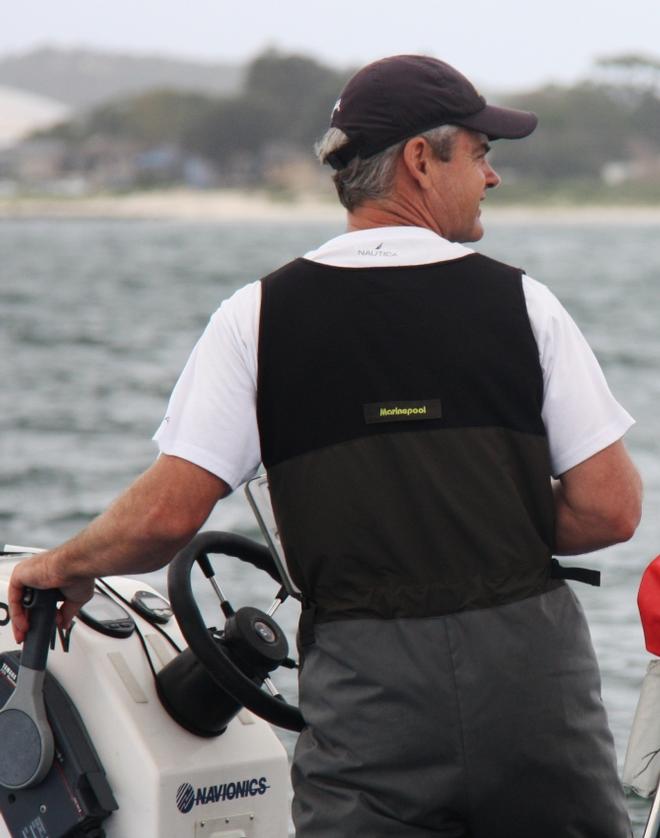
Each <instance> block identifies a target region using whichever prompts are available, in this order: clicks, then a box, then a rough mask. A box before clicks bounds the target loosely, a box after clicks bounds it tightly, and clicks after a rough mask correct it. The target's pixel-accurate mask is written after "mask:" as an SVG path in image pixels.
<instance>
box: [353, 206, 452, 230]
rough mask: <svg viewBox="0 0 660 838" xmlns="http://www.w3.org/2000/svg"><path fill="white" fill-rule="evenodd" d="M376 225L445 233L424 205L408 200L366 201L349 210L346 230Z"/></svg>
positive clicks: (368, 227) (368, 228)
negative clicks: (420, 205) (420, 228)
mask: <svg viewBox="0 0 660 838" xmlns="http://www.w3.org/2000/svg"><path fill="white" fill-rule="evenodd" d="M374 227H424V228H426V229H428V230H431V231H432V232H434V233H438V234H439V235H441V236H442V235H443V233H442V230H441V228H440V226H439V225H438V224H437V223H436V221H435V220H434V219H433V218H431V217H430V216H429V215H428V214H427V213H426V212H424V208H423V207H419V206H416V205H415V204H413V203H408V202H406V201H389V200H387V199H385V200H381V201H377V202H376V201H373V202H371V201H365V202H364V203H362V204H360V206H359V207H356V208H355V209H354V210H353V211H349V213H348V215H347V220H346V230H347V231H348V232H349V233H352V232H355V231H356V230H370V229H372V228H374Z"/></svg>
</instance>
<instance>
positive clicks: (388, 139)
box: [326, 55, 538, 169]
mask: <svg viewBox="0 0 660 838" xmlns="http://www.w3.org/2000/svg"><path fill="white" fill-rule="evenodd" d="M537 122H538V119H537V117H536V114H533V113H530V112H528V111H519V110H514V109H513V108H498V107H495V106H493V105H488V104H486V100H485V99H484V97H483V96H481V95H480V94H479V93H478V92H477V91H476V90H475V88H474V86H473V85H472V83H471V82H470V81H468V79H466V78H465V76H464V75H463V74H462V73H459V72H458V70H455V69H454V68H453V67H451V66H450V65H449V64H446V63H445V62H444V61H439V60H438V59H437V58H431V57H430V56H427V55H394V56H391V57H390V58H382V59H381V60H380V61H374V62H373V63H372V64H368V65H367V66H366V67H363V68H362V69H361V70H359V71H358V72H357V73H356V74H355V75H354V76H353V77H352V78H351V79H350V80H349V81H348V83H347V84H346V87H344V89H343V90H342V92H341V95H340V97H339V99H338V100H337V103H336V105H335V107H334V110H333V112H332V116H331V118H330V126H331V127H333V128H340V129H341V130H342V131H343V132H344V133H345V134H346V135H347V136H348V138H349V142H348V143H347V144H346V145H344V146H342V147H341V148H340V149H338V150H337V151H335V152H333V153H331V154H330V155H328V157H327V158H326V162H328V163H329V164H330V165H331V166H332V167H333V169H343V168H344V166H346V165H348V163H350V161H351V160H352V159H353V158H354V157H357V156H359V157H361V158H363V159H365V158H368V157H372V156H373V155H374V154H378V152H379V151H384V150H385V149H386V148H389V147H390V146H391V145H394V144H395V143H398V142H399V141H400V140H405V139H407V138H408V137H414V136H416V135H417V134H422V133H424V131H429V130H430V129H431V128H437V127H438V126H439V125H459V126H461V127H462V128H469V129H471V130H473V131H479V132H480V133H482V134H486V136H487V137H488V138H489V139H490V140H499V139H504V138H506V139H511V140H513V139H519V138H520V137H526V136H527V135H528V134H531V133H532V131H533V130H534V129H535V128H536V124H537Z"/></svg>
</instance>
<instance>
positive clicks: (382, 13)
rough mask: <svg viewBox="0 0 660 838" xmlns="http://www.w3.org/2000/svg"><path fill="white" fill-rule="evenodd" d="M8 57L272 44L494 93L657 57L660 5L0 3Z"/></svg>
mask: <svg viewBox="0 0 660 838" xmlns="http://www.w3.org/2000/svg"><path fill="white" fill-rule="evenodd" d="M0 9H1V10H2V12H3V14H2V24H1V25H0V55H6V54H7V53H13V52H19V51H24V50H27V49H30V48H32V47H34V46H36V45H43V44H53V45H60V46H93V47H103V48H110V49H113V50H127V51H131V52H134V51H139V52H150V53H154V52H156V53H165V54H174V55H182V56H188V57H193V58H197V59H208V60H221V61H231V62H243V61H245V60H246V59H248V58H250V57H252V56H254V55H255V54H257V53H258V52H259V51H260V50H262V49H264V48H265V47H266V46H269V45H270V46H275V47H278V48H280V49H282V50H286V51H298V52H305V53H308V54H313V55H317V56H318V57H320V58H322V59H323V60H325V61H327V62H328V63H332V64H336V65H340V66H345V65H353V64H361V63H364V62H366V61H368V60H372V59H374V58H379V57H382V56H384V55H389V54H394V53H398V52H427V53H430V54H433V55H436V56H437V57H438V58H443V59H445V60H447V61H449V62H450V63H452V64H455V65H456V66H457V67H458V68H459V69H461V70H463V72H465V73H466V74H467V75H469V76H470V77H471V78H473V80H474V81H475V82H477V83H478V84H480V85H481V86H482V87H485V88H491V89H492V88H497V89H520V88H525V87H528V86H533V85H536V84H538V83H539V82H543V81H547V80H555V81H573V80H575V79H577V78H579V77H580V76H583V75H584V74H586V73H587V71H588V70H589V68H590V66H591V63H592V60H593V58H594V57H595V56H599V55H603V54H612V53H621V52H629V51H634V52H644V53H647V54H651V55H655V56H660V0H626V2H621V0H616V2H615V1H614V0H551V2H548V3H537V2H534V0H500V2H492V0H489V2H486V0H463V2H462V3H460V4H459V3H458V2H453V3H449V2H443V0H413V2H399V3H396V4H394V3H392V2H387V0H380V2H376V0H326V2H323V3H315V2H313V0H275V2H273V1H272V0H270V2H261V0H244V1H243V2H237V1H236V0H231V2H228V0H111V2H107V0H103V2H101V0H56V2H53V0H20V2H19V0H0Z"/></svg>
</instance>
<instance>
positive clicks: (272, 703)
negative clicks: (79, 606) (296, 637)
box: [0, 532, 303, 838]
mask: <svg viewBox="0 0 660 838" xmlns="http://www.w3.org/2000/svg"><path fill="white" fill-rule="evenodd" d="M29 552H30V551H29V550H26V548H14V549H13V550H12V548H5V552H4V553H3V554H2V556H1V557H0V708H1V709H0V813H1V815H2V818H1V819H0V836H1V837H2V838H4V836H6V837H7V838H18V837H19V836H20V838H32V836H38V837H39V838H78V837H80V838H82V836H87V838H103V836H106V838H286V836H287V835H288V831H289V780H288V764H287V755H286V752H285V749H284V747H283V746H282V744H281V743H280V741H279V740H278V738H277V737H276V735H275V733H274V732H273V730H272V728H271V724H275V725H281V726H283V727H286V728H288V729H290V730H300V729H301V727H302V725H303V719H302V716H301V715H300V712H299V710H298V709H297V708H296V707H294V706H292V705H290V704H288V703H287V702H286V701H284V699H283V698H282V696H281V695H280V694H279V693H278V691H277V689H276V688H275V686H274V685H273V682H272V681H271V677H270V676H271V673H272V672H273V671H274V670H275V669H276V668H278V667H279V666H289V667H294V666H295V663H294V662H293V661H292V660H291V659H290V658H289V653H288V644H287V640H286V638H285V637H284V635H283V633H282V631H281V629H280V628H279V626H278V625H277V623H276V622H275V621H274V619H273V617H272V612H274V610H275V608H276V604H277V603H279V602H281V601H283V600H284V599H285V598H286V596H287V595H288V594H287V591H286V588H285V587H280V590H279V593H278V595H277V598H276V603H275V604H274V606H273V607H272V608H271V609H270V612H271V613H266V612H263V611H260V610H258V609H256V608H252V607H245V608H240V609H238V610H237V611H234V609H233V607H232V606H231V604H230V603H229V602H228V600H227V599H226V598H225V596H224V594H223V593H222V590H221V588H220V586H219V584H218V583H217V581H216V579H215V574H214V566H213V564H212V562H211V560H210V557H211V556H212V555H214V554H222V555H223V556H232V557H236V558H238V559H241V560H243V561H247V562H250V563H252V564H255V565H256V566H257V567H260V568H261V569H262V570H265V571H266V572H267V573H269V574H270V575H271V576H272V577H273V578H274V579H276V580H277V581H278V582H280V585H281V580H280V577H279V573H278V569H277V566H276V563H274V561H273V558H272V554H271V552H270V551H269V549H268V548H267V547H264V546H263V545H260V544H258V543H256V542H254V541H251V540H249V539H246V538H242V537H240V536H236V535H232V534H229V533H216V532H203V533H199V534H198V535H197V536H196V537H195V538H194V539H193V541H192V542H191V543H190V544H189V545H188V547H187V548H185V550H183V551H182V552H181V553H180V554H179V555H178V556H177V557H176V558H175V559H174V560H173V562H172V563H171V565H170V569H169V577H168V590H169V599H170V602H168V601H167V600H166V599H164V598H163V597H161V596H160V595H159V594H158V592H157V591H155V590H153V589H152V588H150V587H148V586H147V585H145V583H144V581H138V580H136V579H129V578H124V577H111V578H107V579H104V580H99V581H98V583H97V590H96V592H95V595H94V597H93V599H92V600H90V602H89V603H87V604H86V605H85V607H84V609H83V611H82V612H81V614H80V616H79V618H78V619H76V621H75V622H74V624H73V626H72V628H71V629H70V631H68V632H66V633H65V632H62V631H61V630H57V629H56V628H55V622H54V615H55V608H56V602H57V600H58V597H59V592H57V591H47V592H46V591H28V592H26V595H27V597H28V599H27V601H26V607H29V608H30V613H31V628H30V632H29V634H28V637H27V639H26V641H25V643H24V646H23V649H22V650H21V649H19V648H17V646H16V644H15V642H14V640H13V635H12V633H11V626H10V624H9V613H8V606H7V585H8V582H9V578H10V576H11V571H12V569H13V567H14V565H15V564H16V562H17V561H19V560H20V559H21V558H24V556H25V555H26V553H29ZM224 560H225V559H221V561H224ZM216 564H217V562H216ZM195 565H199V566H200V567H201V568H202V570H203V572H204V575H205V576H206V577H207V579H208V580H209V582H210V584H211V585H212V587H213V590H214V592H215V596H216V597H217V600H218V609H217V610H218V615H219V620H218V623H219V625H218V626H212V627H207V626H206V625H205V622H204V620H203V618H202V616H201V612H200V609H199V607H198V604H197V602H196V599H195V595H194V593H193V587H192V585H191V570H192V568H193V567H194V566H195ZM60 598H61V597H60ZM170 603H171V604H170ZM220 623H221V624H220ZM269 722H270V723H271V724H269Z"/></svg>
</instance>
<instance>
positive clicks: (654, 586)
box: [637, 556, 660, 656]
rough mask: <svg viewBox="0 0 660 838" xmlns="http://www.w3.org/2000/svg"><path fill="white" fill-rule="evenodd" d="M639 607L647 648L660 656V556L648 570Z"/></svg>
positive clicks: (641, 591)
mask: <svg viewBox="0 0 660 838" xmlns="http://www.w3.org/2000/svg"><path fill="white" fill-rule="evenodd" d="M637 606H638V608H639V615H640V617H641V618H642V628H643V629H644V639H645V641H646V648H647V649H648V650H649V652H651V654H652V655H658V656H660V556H656V557H655V559H653V561H652V562H651V564H650V565H649V566H648V567H647V568H646V570H645V571H644V574H643V576H642V581H641V582H640V585H639V593H638V594H637Z"/></svg>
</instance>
